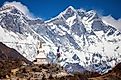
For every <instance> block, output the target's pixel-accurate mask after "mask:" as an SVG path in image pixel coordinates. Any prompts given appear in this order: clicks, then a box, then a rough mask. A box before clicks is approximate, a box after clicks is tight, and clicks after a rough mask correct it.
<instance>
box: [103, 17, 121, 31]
mask: <svg viewBox="0 0 121 80" xmlns="http://www.w3.org/2000/svg"><path fill="white" fill-rule="evenodd" d="M102 20H103V21H104V22H105V23H107V24H109V25H111V26H113V27H115V28H116V29H118V30H119V31H121V18H119V19H118V20H116V19H114V18H113V17H112V16H111V15H109V16H102Z"/></svg>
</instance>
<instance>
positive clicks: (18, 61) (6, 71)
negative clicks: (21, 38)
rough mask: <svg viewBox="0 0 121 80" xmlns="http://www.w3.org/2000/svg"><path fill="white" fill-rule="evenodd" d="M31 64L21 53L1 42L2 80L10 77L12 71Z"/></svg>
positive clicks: (0, 64)
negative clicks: (24, 64) (7, 76)
mask: <svg viewBox="0 0 121 80" xmlns="http://www.w3.org/2000/svg"><path fill="white" fill-rule="evenodd" d="M23 62H24V63H26V64H31V62H30V61H29V60H27V59H26V58H25V57H23V56H22V55H21V54H20V53H19V52H17V51H16V50H15V49H13V48H9V47H7V46H6V45H5V44H3V43H2V42H0V79H1V78H5V77H6V75H10V71H11V69H15V68H19V67H20V66H21V65H23Z"/></svg>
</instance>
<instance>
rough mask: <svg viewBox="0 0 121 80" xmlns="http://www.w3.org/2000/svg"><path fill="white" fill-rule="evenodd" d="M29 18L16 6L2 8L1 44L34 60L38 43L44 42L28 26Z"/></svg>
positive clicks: (0, 12) (0, 13) (0, 15)
mask: <svg viewBox="0 0 121 80" xmlns="http://www.w3.org/2000/svg"><path fill="white" fill-rule="evenodd" d="M28 20H29V19H28V18H27V17H26V16H25V15H24V14H23V13H22V12H21V11H19V10H18V9H17V8H16V7H14V6H11V5H9V6H3V7H2V8H0V31H1V32H0V33H1V34H2V35H0V42H3V43H4V44H6V45H7V46H9V47H11V48H14V49H16V50H17V51H18V52H20V53H21V54H22V55H24V57H26V58H27V59H29V60H31V61H32V60H34V59H35V56H36V55H37V46H38V42H40V41H43V40H42V38H40V36H39V35H38V34H37V33H36V32H35V31H33V30H32V29H31V28H30V27H29V24H28Z"/></svg>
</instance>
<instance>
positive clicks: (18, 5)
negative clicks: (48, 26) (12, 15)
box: [4, 1, 35, 19]
mask: <svg viewBox="0 0 121 80" xmlns="http://www.w3.org/2000/svg"><path fill="white" fill-rule="evenodd" d="M4 5H11V6H15V7H16V8H17V9H18V10H20V11H21V12H22V13H23V14H24V15H26V16H27V17H28V18H31V19H34V18H35V16H34V15H33V14H32V13H31V12H30V11H29V9H28V8H27V7H26V6H25V5H23V4H22V3H21V2H16V1H13V2H5V3H4Z"/></svg>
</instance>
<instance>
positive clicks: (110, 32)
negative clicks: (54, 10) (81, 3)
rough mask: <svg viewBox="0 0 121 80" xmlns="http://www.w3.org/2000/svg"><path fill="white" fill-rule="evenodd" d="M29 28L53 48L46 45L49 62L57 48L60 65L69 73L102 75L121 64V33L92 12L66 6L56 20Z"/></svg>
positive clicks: (54, 55)
mask: <svg viewBox="0 0 121 80" xmlns="http://www.w3.org/2000/svg"><path fill="white" fill-rule="evenodd" d="M31 27H32V28H33V29H34V30H35V31H36V32H37V33H38V34H40V35H41V36H43V37H46V38H47V40H49V41H50V42H51V44H53V45H49V46H50V53H49V54H48V58H49V59H50V60H51V61H55V60H56V49H57V47H58V46H60V51H61V52H62V54H61V57H60V64H61V65H62V66H64V67H65V68H67V70H68V71H69V72H73V71H80V72H81V71H83V70H84V69H87V70H90V71H96V72H99V73H101V74H103V73H106V72H107V71H108V70H110V69H111V68H112V67H114V66H115V64H117V63H118V62H120V61H121V46H120V45H119V44H121V33H120V32H119V31H118V30H117V29H115V28H113V27H112V26H110V25H106V24H105V23H103V21H102V19H101V18H100V17H99V16H98V14H97V13H96V12H95V11H93V10H91V11H85V10H81V9H77V10H76V9H74V8H73V7H72V6H69V7H68V8H67V9H66V10H65V11H63V12H61V13H60V14H59V15H58V16H57V17H55V18H52V19H50V20H48V21H45V22H43V23H40V24H39V23H38V24H34V25H32V24H31Z"/></svg>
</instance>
